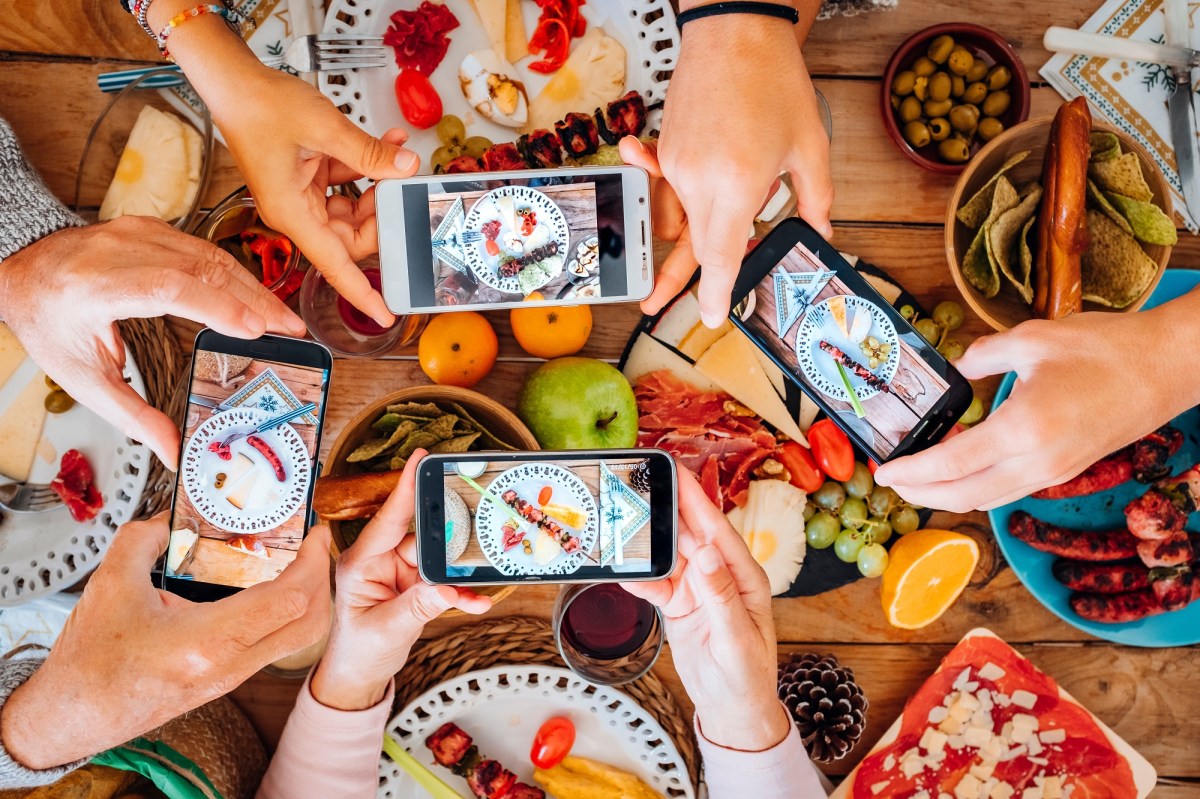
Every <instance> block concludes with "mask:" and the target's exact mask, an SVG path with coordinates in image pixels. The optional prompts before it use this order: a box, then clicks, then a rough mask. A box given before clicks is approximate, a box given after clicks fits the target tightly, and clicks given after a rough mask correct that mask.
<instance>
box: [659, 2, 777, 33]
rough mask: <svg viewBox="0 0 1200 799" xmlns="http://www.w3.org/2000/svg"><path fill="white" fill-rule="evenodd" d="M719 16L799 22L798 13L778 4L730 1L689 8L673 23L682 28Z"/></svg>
mask: <svg viewBox="0 0 1200 799" xmlns="http://www.w3.org/2000/svg"><path fill="white" fill-rule="evenodd" d="M719 14H759V15H761V16H764V17H778V18H779V19H786V20H787V21H788V22H790V23H792V24H793V25H795V24H796V23H797V22H799V21H800V12H799V11H797V10H796V9H794V8H790V7H788V6H783V5H779V4H778V3H758V2H748V0H732V1H731V2H722V3H713V4H711V5H707V6H700V7H698V8H690V9H688V10H687V11H684V12H682V13H680V14H679V15H678V16H676V17H675V23H676V24H677V25H678V26H679V27H680V29H682V28H683V26H684V24H685V23H688V22H691V21H692V20H694V19H701V18H702V17H715V16H717V15H719Z"/></svg>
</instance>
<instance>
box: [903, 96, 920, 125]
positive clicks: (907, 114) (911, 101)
mask: <svg viewBox="0 0 1200 799" xmlns="http://www.w3.org/2000/svg"><path fill="white" fill-rule="evenodd" d="M897 113H898V115H899V117H900V121H901V122H902V123H908V122H912V121H913V120H914V119H920V118H921V101H920V100H918V99H917V98H916V97H905V98H904V99H903V100H901V101H900V108H899V109H897Z"/></svg>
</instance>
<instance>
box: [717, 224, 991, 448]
mask: <svg viewBox="0 0 1200 799" xmlns="http://www.w3.org/2000/svg"><path fill="white" fill-rule="evenodd" d="M800 224H803V223H800ZM804 230H808V231H811V228H808V227H807V226H804ZM792 234H793V238H794V236H795V231H794V230H793V231H792ZM784 235H785V236H786V235H787V234H786V233H784ZM812 236H813V237H815V236H816V234H815V233H812ZM769 241H771V239H770V238H768V239H767V240H766V241H764V244H767V242H769ZM818 241H819V242H820V246H818V245H817V243H816V242H818ZM785 244H786V241H785ZM810 244H811V245H813V246H811V247H810V246H809V245H810ZM817 250H820V253H821V254H818V252H817ZM778 252H779V254H778V255H775V254H774V252H772V253H771V254H770V258H771V259H772V260H774V265H773V266H772V265H768V264H765V263H763V262H761V261H759V258H761V257H762V255H763V253H752V254H751V256H750V257H749V259H748V262H747V267H750V264H751V262H755V261H758V266H759V269H753V268H746V267H744V268H743V273H742V275H741V278H740V280H739V286H738V288H735V294H734V296H735V297H738V298H743V299H741V301H740V302H739V303H738V305H737V306H736V307H735V308H734V312H733V316H732V318H733V319H734V321H735V322H736V323H737V324H738V326H739V327H741V328H742V329H743V330H745V331H746V332H747V333H748V334H749V335H750V336H751V337H752V338H754V339H755V340H756V341H757V342H759V343H760V345H761V346H764V347H765V348H766V349H767V352H768V353H769V354H770V355H771V357H772V359H773V360H775V361H776V363H778V364H779V365H780V366H781V367H783V369H784V371H785V372H786V373H789V374H790V375H792V376H793V377H794V378H795V379H796V380H797V381H798V382H799V383H800V385H801V386H802V387H803V388H804V389H805V391H806V392H807V393H808V394H809V395H810V396H812V397H813V398H814V400H816V401H817V402H818V404H819V405H821V407H822V409H823V410H825V411H826V412H827V413H829V414H830V415H831V416H835V417H836V419H837V421H838V424H839V425H840V426H841V427H842V429H844V430H845V431H846V432H847V433H849V434H851V435H852V436H853V437H854V438H856V439H857V440H858V441H859V442H860V443H861V444H862V445H863V446H864V447H865V448H866V449H868V450H869V452H870V453H871V454H872V455H873V456H875V457H876V458H877V459H878V460H884V459H886V458H888V457H890V456H892V455H893V454H898V453H899V452H901V451H911V450H910V449H909V447H910V445H911V444H912V443H913V440H912V439H911V438H910V434H912V433H913V432H914V430H918V429H919V433H921V434H922V435H923V434H924V432H925V431H926V430H927V429H928V428H929V427H930V422H929V421H927V418H930V417H933V418H935V419H936V421H937V422H938V427H939V429H940V428H942V427H943V426H948V425H946V418H944V417H945V416H946V415H947V413H946V412H944V409H945V408H946V406H947V402H948V401H950V402H951V404H952V405H953V407H951V408H950V409H949V412H948V413H951V414H952V413H953V412H954V411H955V410H957V415H954V416H953V419H957V418H958V416H961V414H962V412H963V411H965V409H966V404H963V402H962V397H963V396H965V401H966V403H968V404H969V402H970V397H971V394H970V389H969V386H968V385H967V384H966V381H965V380H964V379H963V378H962V377H961V375H959V374H958V373H957V371H955V370H954V368H953V367H952V366H951V365H950V364H949V362H947V361H946V359H945V358H943V357H942V356H941V355H940V354H939V353H938V352H937V350H936V349H935V348H934V347H933V346H932V345H931V344H930V343H929V342H928V341H926V340H925V339H924V338H923V337H922V336H921V334H920V333H918V332H917V331H916V330H915V329H914V328H913V327H912V325H910V324H909V323H908V322H907V321H906V320H905V319H904V318H903V317H902V316H900V314H899V312H898V311H896V309H895V308H893V307H892V306H891V305H890V304H889V303H888V302H887V301H886V300H884V299H883V298H882V297H881V296H880V295H879V294H878V292H876V291H875V290H874V289H872V288H871V287H870V285H869V284H868V283H867V282H866V281H865V280H864V279H863V278H862V277H861V276H860V275H858V273H857V272H855V271H854V269H853V267H851V266H850V265H849V264H848V263H846V261H845V259H843V258H842V257H841V256H840V255H838V254H837V253H836V252H835V251H833V249H832V247H830V246H829V245H828V244H827V243H826V242H824V241H823V240H820V239H819V238H817V239H816V240H815V241H814V240H810V241H809V242H808V243H806V242H805V241H795V242H794V243H791V244H790V247H789V248H788V249H786V250H783V249H782V248H781V249H780V250H779V251H778ZM756 255H757V256H758V258H756ZM761 269H766V272H765V276H761V277H759V276H760V275H762V271H761ZM748 272H749V273H751V274H750V275H748V274H747V273H748ZM750 279H757V282H756V283H755V284H754V285H753V286H752V287H751V286H746V285H745V281H747V280H750ZM747 294H749V296H747ZM952 386H953V387H954V389H953V391H952V390H951V389H952ZM964 392H965V394H964ZM960 404H961V407H958V406H959V405H960ZM951 421H952V420H951Z"/></svg>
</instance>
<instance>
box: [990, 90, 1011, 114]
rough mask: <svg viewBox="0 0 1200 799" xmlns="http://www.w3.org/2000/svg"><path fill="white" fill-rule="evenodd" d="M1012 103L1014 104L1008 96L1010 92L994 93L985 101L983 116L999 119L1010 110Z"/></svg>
mask: <svg viewBox="0 0 1200 799" xmlns="http://www.w3.org/2000/svg"><path fill="white" fill-rule="evenodd" d="M1010 103H1012V98H1011V97H1010V96H1009V95H1008V92H1003V91H1001V92H992V93H991V94H989V95H988V96H987V99H986V100H984V101H983V115H984V116H989V117H998V116H1000V115H1001V114H1003V113H1004V112H1005V111H1007V110H1008V106H1009V104H1010Z"/></svg>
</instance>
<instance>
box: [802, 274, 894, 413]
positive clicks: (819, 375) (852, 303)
mask: <svg viewBox="0 0 1200 799" xmlns="http://www.w3.org/2000/svg"><path fill="white" fill-rule="evenodd" d="M844 296H845V297H846V317H847V318H846V324H847V325H850V324H851V323H852V322H853V319H854V317H855V316H856V315H858V314H860V313H868V314H870V315H871V331H870V332H869V333H868V334H867V335H869V336H874V337H875V338H877V339H878V340H879V341H880V342H881V343H883V344H888V345H890V346H891V348H892V349H891V351H890V352H889V353H888V357H887V360H886V361H884V362H883V363H881V364H880V365H879V368H878V369H873V370H872V371H873V372H874V373H875V374H876V375H877V376H878V377H879V378H880V379H882V380H884V381H885V382H888V383H890V382H891V381H892V378H893V377H895V376H896V368H897V367H898V366H899V365H900V340H899V339H898V338H897V336H896V326H895V325H894V324H892V320H891V319H889V318H888V317H887V314H885V313H884V312H883V309H882V308H880V307H879V306H878V305H876V304H875V303H873V302H871V301H870V300H865V299H863V298H862V297H856V296H854V295H852V294H847V295H844ZM831 299H833V298H832V297H830V298H829V299H826V300H822V301H821V302H819V303H817V304H816V305H814V306H812V308H810V309H809V310H808V313H806V314H805V315H804V319H803V321H801V322H800V329H799V330H798V331H796V358H797V360H798V361H799V362H800V370H801V371H802V372H804V376H805V377H806V378H808V380H809V382H810V383H812V384H813V385H814V386H816V387H817V388H818V389H820V390H821V392H822V393H824V394H826V395H828V396H830V397H832V398H834V399H838V400H842V401H843V402H849V401H850V395H849V394H848V393H846V387H845V386H844V385H842V378H841V376H840V375H839V374H838V369H837V362H836V361H835V360H834V359H833V358H832V357H831V356H830V355H829V353H827V352H824V351H823V350H821V347H820V343H821V342H822V341H828V342H829V343H830V344H833V345H834V346H835V347H837V348H838V349H840V350H841V351H842V352H844V353H846V354H847V355H849V356H850V357H851V358H853V359H854V360H856V361H858V362H859V363H860V364H862V365H863V366H867V359H866V358H865V357H864V356H863V354H862V350H861V349H860V348H859V345H858V344H855V343H854V342H853V341H851V340H850V339H849V338H848V337H847V336H846V335H845V334H844V333H843V332H842V329H841V328H840V327H838V324H837V322H835V321H834V319H833V313H832V312H831V311H830V310H829V300H831ZM846 374H847V375H848V376H849V377H850V385H852V386H854V392H855V393H856V394H857V395H858V398H859V400H865V399H868V398H869V397H873V396H875V395H876V394H878V393H879V390H878V389H876V388H872V387H871V386H868V385H867V384H866V383H865V382H863V379H862V378H861V377H859V376H858V375H856V374H854V372H853V371H852V370H850V369H847V370H846Z"/></svg>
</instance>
